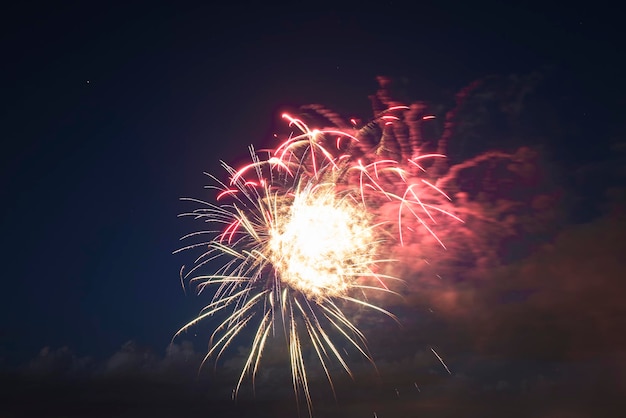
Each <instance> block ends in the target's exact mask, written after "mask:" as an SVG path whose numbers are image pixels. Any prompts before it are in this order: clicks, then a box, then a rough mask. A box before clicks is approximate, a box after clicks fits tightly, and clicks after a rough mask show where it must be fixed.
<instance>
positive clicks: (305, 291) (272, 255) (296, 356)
mask: <svg viewBox="0 0 626 418" xmlns="http://www.w3.org/2000/svg"><path fill="white" fill-rule="evenodd" d="M380 98H381V96H380V95H379V97H378V99H380ZM308 109H309V110H311V109H312V110H314V111H315V112H316V113H317V114H319V115H322V116H324V117H325V118H326V119H327V120H329V121H330V122H332V123H333V124H334V125H335V126H336V128H333V129H310V128H309V126H307V124H305V123H304V122H303V121H302V120H300V119H297V118H294V117H292V116H290V115H287V114H285V115H283V118H284V119H286V120H287V121H288V124H289V126H290V127H291V128H292V129H293V130H294V131H295V132H292V134H290V135H289V136H288V138H287V139H285V140H284V141H283V142H281V143H279V144H278V146H277V147H276V148H275V149H272V150H266V151H262V152H257V151H255V149H254V148H253V147H250V155H251V162H250V163H249V164H248V165H246V166H244V167H242V168H239V169H235V168H233V167H231V166H229V165H228V164H226V163H222V165H223V167H224V169H225V171H226V173H227V175H228V180H227V181H226V182H222V181H220V180H219V179H218V177H216V176H213V175H210V174H209V177H210V178H211V180H212V185H211V186H209V188H212V189H214V190H215V191H216V198H215V201H213V202H209V201H203V200H199V199H184V200H188V201H190V202H193V203H195V204H198V205H200V207H199V208H198V209H195V210H193V211H192V212H189V213H184V214H182V215H181V216H191V217H193V218H196V219H198V220H200V221H203V222H205V223H207V224H209V225H212V227H209V228H208V229H207V230H200V231H197V232H194V233H191V234H189V235H186V236H184V237H183V238H182V239H184V240H195V241H193V243H191V244H189V245H186V246H184V247H183V248H181V249H179V250H177V251H176V252H180V251H186V250H194V249H196V250H199V252H200V253H199V256H198V257H197V258H196V260H195V261H194V265H193V267H192V268H191V269H189V270H188V271H185V269H184V267H183V269H181V281H182V282H183V285H184V283H185V282H186V281H189V282H191V283H193V284H195V285H197V288H198V292H199V293H200V292H203V291H204V290H205V289H207V288H209V287H211V289H212V292H213V293H212V297H211V300H210V302H209V303H208V304H207V305H206V306H205V308H204V309H203V310H202V311H201V312H200V314H199V315H198V316H197V317H196V318H195V319H194V320H192V321H190V322H189V323H188V324H186V325H185V326H184V327H182V328H181V329H180V330H179V331H178V333H177V334H176V335H179V334H180V333H182V332H184V331H186V330H188V329H189V328H190V327H192V326H194V325H196V324H197V323H198V322H200V321H201V320H204V319H207V318H209V317H212V316H215V315H217V314H221V315H222V316H221V317H220V318H222V320H221V322H220V323H219V324H218V325H217V327H215V329H214V332H213V333H212V335H211V337H210V348H209V351H208V353H207V354H206V356H205V359H204V362H206V361H207V360H208V359H210V358H211V357H215V358H219V357H220V356H221V355H222V354H223V353H224V351H225V350H226V348H227V347H229V345H231V343H232V342H233V341H234V340H235V339H236V338H237V337H238V336H243V335H242V333H243V331H244V329H247V328H251V329H253V332H252V335H251V336H250V338H251V344H250V350H249V353H248V355H247V358H246V360H245V362H244V365H243V368H242V370H241V374H240V377H239V380H238V382H237V384H236V388H235V394H236V393H237V392H238V391H239V389H240V387H241V385H242V383H243V381H244V379H245V377H246V376H251V378H252V381H253V382H254V378H255V375H256V374H257V371H258V370H259V367H260V363H261V359H262V354H263V350H264V348H265V347H266V344H267V343H268V339H270V338H271V337H274V336H275V334H276V329H277V328H278V329H280V328H282V330H283V331H284V332H280V333H279V334H280V335H284V337H285V340H286V344H287V347H288V352H289V362H290V365H291V374H292V382H293V386H294V392H295V394H296V397H298V396H300V394H303V395H304V397H305V400H306V403H307V406H308V408H309V412H311V405H312V401H311V395H310V390H309V383H308V379H307V367H306V362H305V355H304V351H303V350H304V347H309V348H310V349H312V351H313V352H314V353H315V357H316V358H317V360H319V364H320V365H321V366H322V368H323V370H324V372H325V375H326V378H327V379H328V381H329V383H330V385H331V387H332V386H333V381H332V378H331V373H330V366H329V362H331V361H332V362H338V363H339V364H340V365H341V367H342V368H343V369H344V370H345V371H346V372H347V373H348V374H349V375H352V374H351V370H350V367H349V364H348V361H347V360H346V358H345V357H344V355H343V354H342V353H341V351H342V350H341V347H342V345H340V344H339V341H342V343H341V344H346V343H347V344H348V345H349V346H352V347H353V348H355V349H356V350H357V351H358V352H359V353H360V354H361V355H362V356H363V357H365V358H366V359H367V360H369V361H370V362H372V364H374V361H373V359H372V357H371V355H370V353H369V352H368V349H367V344H366V338H365V335H364V334H363V333H362V332H361V331H360V330H359V329H358V328H357V326H356V325H355V324H354V323H353V322H352V321H351V319H350V316H349V314H348V313H347V310H346V306H349V305H350V304H352V305H354V306H357V307H360V308H369V309H372V310H374V311H378V312H380V313H382V314H385V315H387V316H389V317H391V318H394V319H395V316H394V315H393V314H392V313H391V312H389V311H388V310H386V309H385V308H384V307H383V306H379V305H378V304H376V303H374V302H372V301H371V300H372V299H374V298H372V297H371V296H372V295H375V294H376V293H383V294H395V293H396V292H395V291H394V283H395V282H399V281H400V278H397V277H395V275H394V274H393V271H394V266H395V263H396V262H397V261H395V260H394V257H393V253H392V251H390V248H394V247H397V246H403V245H405V244H408V243H416V242H418V243H421V244H422V245H426V243H427V242H428V241H429V240H430V241H431V242H432V243H433V244H435V245H437V246H439V247H441V248H445V246H446V243H445V240H442V239H441V238H440V237H439V236H438V234H437V228H438V227H440V226H441V225H446V224H449V223H450V222H454V223H456V224H460V223H462V222H463V221H462V220H461V219H460V218H459V217H458V216H457V214H456V213H458V212H457V211H456V210H455V207H454V206H453V204H452V202H451V199H450V197H449V196H448V195H447V194H446V193H445V192H444V191H443V190H442V189H441V188H440V187H439V186H438V185H437V179H438V178H440V177H441V176H440V174H442V173H443V172H444V171H446V167H445V165H444V164H442V161H445V147H446V143H447V141H448V139H449V136H450V126H449V125H450V120H451V119H452V118H453V117H454V113H449V114H448V115H447V117H446V124H445V125H444V126H445V130H444V132H443V135H442V136H441V138H439V140H438V141H437V142H436V143H435V144H434V145H435V146H434V147H433V143H429V142H428V141H427V140H425V139H424V138H423V137H422V124H423V123H425V122H427V121H429V120H432V119H434V118H435V116H434V115H431V114H428V113H426V107H425V106H423V105H420V104H413V105H412V106H405V105H403V104H401V103H397V102H393V101H391V100H390V99H387V98H385V97H384V96H382V100H378V102H376V103H374V109H375V111H376V112H377V113H376V115H375V119H374V120H373V121H371V122H370V123H368V124H366V125H364V126H358V122H357V121H354V120H353V121H351V122H352V123H351V124H347V123H344V122H343V121H342V120H341V119H340V118H339V117H338V116H337V115H335V114H334V113H332V112H330V111H328V110H325V109H324V108H322V107H320V106H309V107H308ZM444 180H445V178H444ZM204 237H207V239H203V238H204ZM220 262H221V267H218V268H216V269H213V266H215V265H216V263H218V264H219V263H220ZM205 269H209V270H210V271H211V273H210V274H203V271H204V270H205ZM247 335H249V334H247ZM204 362H203V364H204ZM333 391H334V388H333Z"/></svg>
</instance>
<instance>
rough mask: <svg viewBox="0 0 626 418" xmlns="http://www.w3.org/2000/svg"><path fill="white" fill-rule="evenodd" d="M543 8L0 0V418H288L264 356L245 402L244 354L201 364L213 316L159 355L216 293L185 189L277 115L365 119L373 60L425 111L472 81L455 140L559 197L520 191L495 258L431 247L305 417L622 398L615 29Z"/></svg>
mask: <svg viewBox="0 0 626 418" xmlns="http://www.w3.org/2000/svg"><path fill="white" fill-rule="evenodd" d="M546 7H547V6H546V5H545V4H544V5H541V6H536V7H531V6H527V7H526V6H521V5H517V4H511V3H510V2H502V3H501V4H488V3H476V2H465V3H461V4H454V3H452V2H431V3H427V4H424V5H420V4H419V3H407V4H405V3H402V2H395V1H390V2H376V3H372V4H370V5H367V6H366V5H358V4H355V5H351V6H345V7H343V6H339V5H336V4H335V5H332V4H324V3H315V2H305V3H293V4H290V5H289V4H285V5H283V6H281V7H278V6H267V5H265V6H263V7H261V6H247V5H245V4H239V3H233V2H219V3H215V4H214V5H210V3H209V2H205V3H202V4H200V3H198V4H193V3H191V2H176V4H175V2H169V3H167V2H164V3H162V2H158V1H153V2H125V3H121V2H120V3H117V2H50V3H41V4H39V3H37V2H23V3H19V4H14V5H12V6H6V5H5V6H2V10H0V16H2V17H1V18H0V19H1V21H2V23H1V29H0V31H1V37H0V45H1V46H2V56H3V62H4V64H3V65H2V66H1V67H0V68H1V69H0V72H1V77H0V78H1V80H2V87H1V90H0V91H1V93H2V98H3V100H2V102H3V104H2V111H1V113H0V117H1V121H2V132H3V133H2V144H3V147H2V152H0V170H1V173H2V177H1V181H2V196H3V198H2V202H3V203H2V206H1V210H2V212H1V214H2V216H1V218H0V221H1V222H2V234H1V238H0V242H1V245H2V251H1V253H0V254H2V260H3V262H2V264H3V266H4V274H3V278H4V279H3V291H2V292H1V293H0V309H1V318H2V319H1V320H0V376H1V378H2V380H3V381H4V384H3V386H5V385H10V386H11V388H12V389H10V390H8V391H5V392H3V393H2V394H1V395H0V415H1V416H2V417H52V416H54V417H57V416H66V417H70V416H71V417H74V416H76V417H79V416H81V417H91V416H103V417H104V416H107V417H143V416H151V417H161V416H162V417H173V416H220V417H221V416H268V417H269V416H272V417H274V416H276V417H279V416H280V417H282V416H285V417H291V416H297V411H296V407H295V401H294V399H293V393H292V389H291V383H290V380H289V379H290V377H289V374H288V366H287V363H286V362H285V363H282V360H283V359H282V358H281V355H280V353H279V352H278V351H279V350H278V349H276V351H271V350H270V351H269V352H268V355H267V365H266V372H265V373H264V374H263V375H262V377H261V379H260V380H261V384H260V389H259V390H258V391H257V395H256V397H255V396H253V394H252V392H251V390H250V386H249V385H248V386H246V388H247V389H245V390H243V391H242V395H241V397H240V400H239V401H238V402H237V403H234V402H232V401H231V400H230V391H231V389H232V387H233V385H234V384H235V383H236V377H237V375H236V374H234V372H233V370H234V368H236V365H237V364H238V363H237V360H236V359H240V358H241V355H242V352H241V349H239V348H238V347H233V349H232V350H230V351H231V352H229V353H227V355H225V357H224V359H223V360H222V361H221V362H220V363H218V368H217V369H216V371H214V369H213V368H212V367H207V369H206V370H205V371H204V372H203V373H202V374H201V377H200V378H197V377H196V371H197V369H198V366H199V363H200V361H201V359H202V355H203V352H204V350H205V349H206V344H207V334H206V332H207V331H209V330H210V329H211V327H210V324H207V325H206V326H204V327H200V328H199V329H198V330H197V334H198V335H197V336H196V335H192V334H193V333H190V334H188V335H186V336H183V338H181V339H180V340H177V341H176V345H174V346H172V347H170V348H169V349H168V345H169V344H170V340H171V338H172V336H173V334H174V333H175V332H176V331H177V330H178V329H179V328H180V326H182V325H184V324H185V323H186V322H187V321H189V320H190V319H192V318H193V317H194V315H195V314H196V313H197V312H198V310H199V309H200V308H201V307H202V306H203V303H206V299H204V297H200V298H199V297H196V296H194V295H193V292H190V291H188V292H187V294H185V292H184V291H183V289H182V288H181V285H180V281H179V270H180V267H181V265H182V264H190V263H192V262H193V260H192V259H191V258H190V256H188V255H187V256H186V255H185V254H182V255H180V254H177V255H173V254H172V252H173V251H174V250H176V249H177V248H178V247H179V245H180V244H179V240H178V239H179V237H180V236H182V235H184V234H186V233H188V232H191V230H190V228H192V224H190V223H189V222H185V221H184V220H181V219H179V218H177V214H179V213H181V212H183V211H185V210H188V209H189V207H188V206H186V205H185V204H184V203H182V202H181V201H180V200H179V198H180V197H199V198H205V197H206V196H208V192H206V191H205V190H203V186H204V185H205V184H207V178H206V176H205V175H204V174H203V172H210V173H214V174H216V175H218V177H222V178H225V176H223V175H222V171H221V168H220V165H219V162H220V160H224V161H225V162H228V163H233V164H236V163H238V162H241V161H245V158H246V157H247V147H248V145H249V144H255V146H257V147H263V146H267V145H271V144H272V142H271V141H272V134H273V132H274V131H275V130H276V129H278V128H279V127H280V126H281V122H280V114H281V112H282V111H284V110H290V111H296V112H297V110H298V108H299V106H302V105H306V104H310V103H320V104H323V105H325V106H327V107H329V108H331V109H333V110H335V111H337V112H338V113H340V114H341V115H343V116H345V117H352V116H357V117H359V118H362V119H364V120H367V119H368V118H370V117H371V115H372V110H371V105H370V102H369V100H368V96H369V95H372V94H374V93H375V92H376V90H377V88H378V84H377V81H376V77H377V76H388V77H391V78H392V79H393V80H395V81H396V85H397V86H398V91H400V94H402V95H404V97H407V98H408V99H409V100H412V101H417V100H423V101H428V102H429V103H432V104H433V106H434V107H433V109H435V110H436V111H437V112H439V115H441V116H443V115H444V113H445V111H447V110H449V109H450V108H451V107H452V106H453V104H454V95H455V93H456V92H458V91H459V90H460V89H462V88H463V87H465V86H467V85H469V84H470V83H471V82H473V81H475V80H479V79H484V80H488V81H486V82H485V84H484V86H483V87H482V89H479V90H478V91H477V92H476V94H475V96H472V97H473V99H470V100H469V101H468V103H469V106H467V107H466V108H465V109H464V110H463V111H462V112H461V116H460V118H461V120H462V121H463V123H461V124H460V126H459V134H458V137H457V138H456V142H455V139H454V137H453V139H452V141H451V144H452V145H451V149H450V151H451V155H450V158H451V159H452V160H453V161H456V162H460V161H463V160H465V159H467V158H471V157H474V156H476V155H478V154H480V153H482V152H486V151H489V150H491V149H498V150H502V151H506V152H512V153H514V152H516V151H517V150H519V148H520V147H528V149H531V150H532V152H535V153H536V156H537V157H536V159H535V160H533V161H535V162H536V164H537V165H538V166H539V167H540V170H539V171H540V172H541V173H542V174H541V175H539V176H538V177H537V178H536V179H535V180H536V181H535V182H534V183H533V184H532V185H531V186H528V187H529V189H523V187H522V186H520V190H525V191H523V192H520V196H521V195H523V196H526V195H533V194H534V195H536V196H538V195H539V194H541V195H542V196H549V197H550V199H548V200H549V202H548V203H546V204H545V205H544V206H542V207H541V208H539V209H538V206H536V205H535V203H537V202H539V201H540V200H541V199H532V198H529V199H526V200H524V202H525V203H524V204H525V205H526V206H525V208H526V209H527V210H522V211H521V212H523V213H524V214H525V215H524V216H523V217H522V218H523V220H522V221H520V222H524V225H526V226H528V225H532V226H533V227H532V228H530V227H528V228H530V229H528V228H527V229H525V230H524V231H526V232H525V233H520V234H518V236H516V237H510V238H508V240H503V242H498V243H495V241H490V240H489V239H485V240H484V241H481V242H482V243H483V244H481V245H494V246H497V247H498V248H497V249H496V251H495V252H498V251H499V252H498V254H499V257H500V258H499V261H500V262H499V264H498V266H490V267H484V268H482V269H478V268H475V269H463V268H461V267H458V266H457V267H452V266H450V265H442V266H440V272H446V274H442V276H444V279H443V280H444V282H443V283H439V284H436V285H430V284H429V285H428V286H425V287H424V288H423V289H419V285H415V286H417V287H418V288H417V289H416V288H411V289H409V290H410V292H409V293H410V296H409V297H408V299H407V300H408V302H405V303H404V304H399V305H398V306H395V308H396V312H397V313H398V316H399V317H400V319H401V320H403V328H399V327H398V326H397V325H395V324H394V323H392V322H386V321H384V320H381V319H380V318H379V319H371V320H370V321H369V322H367V324H366V326H364V329H365V331H366V333H367V336H368V339H369V340H370V348H371V350H372V353H373V355H374V357H375V359H377V365H378V369H379V376H376V373H375V372H374V371H373V370H372V368H371V366H368V365H367V364H364V363H363V362H362V361H360V360H355V363H354V367H353V369H354V370H355V375H356V377H355V380H354V381H352V380H350V379H348V378H345V377H344V376H342V375H341V373H338V374H337V376H338V377H337V389H338V390H337V401H335V400H333V399H332V395H330V393H329V390H328V388H327V387H326V386H327V384H326V383H325V382H324V381H323V380H320V381H317V380H314V381H313V398H314V403H315V400H316V399H320V400H321V401H320V403H319V406H317V407H316V408H317V409H316V416H320V417H325V416H328V417H334V416H342V417H348V416H349V417H352V416H354V417H357V416H358V417H372V416H375V414H376V416H377V417H379V418H391V417H414V416H415V417H417V416H420V417H440V416H446V417H448V416H449V417H452V416H464V417H467V416H496V414H497V415H498V416H520V417H521V416H524V417H526V416H527V417H546V418H547V417H566V416H567V417H588V416H589V417H591V416H622V414H620V413H619V411H620V409H619V408H620V405H619V404H620V402H621V398H622V397H623V396H624V394H625V393H626V338H625V337H624V336H623V332H624V330H625V329H626V310H625V308H624V303H623V295H624V294H625V291H626V284H624V277H622V276H624V273H623V272H625V271H626V261H625V259H624V257H623V254H624V252H625V251H624V250H625V247H626V245H625V244H624V242H626V219H625V217H624V212H625V210H624V209H625V208H626V198H625V196H626V187H624V179H625V175H626V173H624V166H626V138H625V137H624V135H625V134H626V125H624V122H623V111H624V108H625V105H626V101H625V99H624V97H626V89H625V87H626V82H625V81H624V78H623V74H624V73H625V71H626V59H625V56H624V52H623V47H622V45H621V43H622V39H623V35H624V34H623V29H622V26H623V24H622V23H623V22H621V21H620V19H619V18H618V17H617V14H618V13H617V11H616V10H611V8H610V7H600V6H599V5H597V4H595V3H593V2H592V3H587V4H582V5H577V4H569V5H568V6H567V7H563V8H557V7H554V8H546ZM507 86H509V87H510V86H512V87H510V89H509V90H507V88H509V87H507ZM525 88H526V89H527V90H524V89H525ZM522 90H524V91H527V93H525V94H521V93H519V91H522ZM502 91H515V92H517V93H516V94H517V95H516V96H515V97H513V98H512V97H510V96H507V95H506V94H504V95H502V94H500V93H501V92H502ZM517 99H519V100H517ZM515 100H517V101H515ZM513 105H515V106H517V107H516V109H517V111H516V112H513V113H514V117H509V118H508V119H507V118H505V117H503V115H505V114H506V115H508V116H511V114H513V113H511V112H510V111H509V112H508V113H507V111H505V110H503V109H509V110H510V109H511V106H513ZM468 181H469V180H468ZM516 190H517V189H516ZM524 193H526V194H524ZM531 197H532V196H531ZM529 202H534V203H529ZM494 205H495V203H494ZM537 205H539V206H541V205H540V204H539V203H537ZM531 206H532V207H531ZM544 209H545V210H544ZM546 213H548V214H549V215H546ZM544 215H545V216H544ZM546 216H547V217H546ZM520 219H521V218H520ZM529 231H530V232H529ZM502 253H506V254H505V255H502ZM442 264H445V263H442ZM407 270H408V271H409V273H407V274H411V273H413V274H417V273H415V272H416V271H417V267H414V266H413V267H412V266H409V267H408V269H407ZM470 270H471V271H470ZM433 274H435V273H433ZM428 283H430V282H428ZM426 287H427V288H426ZM373 318H374V317H373ZM280 342H281V340H280V338H277V339H276V343H280ZM242 344H243V343H242ZM431 347H436V349H437V352H438V353H440V354H442V357H443V358H444V360H446V364H448V366H450V369H451V371H452V374H448V373H446V371H445V370H444V369H443V367H442V365H441V364H440V363H439V361H438V360H437V358H436V357H435V356H433V353H432V352H431V350H430V348H431ZM264 361H265V360H264ZM233 364H234V366H233ZM5 387H6V386H5ZM418 387H419V390H418ZM303 411H304V414H305V415H306V410H305V409H304V410H303ZM301 412H302V411H301ZM235 414H237V415H235Z"/></svg>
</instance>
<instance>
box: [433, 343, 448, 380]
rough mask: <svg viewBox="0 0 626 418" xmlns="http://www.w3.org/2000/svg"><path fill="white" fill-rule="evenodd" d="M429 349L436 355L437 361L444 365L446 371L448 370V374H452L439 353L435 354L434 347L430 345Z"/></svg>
mask: <svg viewBox="0 0 626 418" xmlns="http://www.w3.org/2000/svg"><path fill="white" fill-rule="evenodd" d="M430 351H432V352H433V354H434V355H435V356H437V358H438V359H439V361H440V362H441V364H442V365H443V367H445V369H446V371H447V372H448V374H452V373H451V372H450V369H448V366H446V363H445V362H444V361H443V359H442V358H441V356H440V355H439V354H437V352H436V351H435V349H434V348H432V347H430Z"/></svg>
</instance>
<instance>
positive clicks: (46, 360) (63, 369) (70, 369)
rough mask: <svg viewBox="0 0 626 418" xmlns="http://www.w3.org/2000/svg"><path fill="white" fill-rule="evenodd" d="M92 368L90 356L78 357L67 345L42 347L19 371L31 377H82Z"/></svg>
mask: <svg viewBox="0 0 626 418" xmlns="http://www.w3.org/2000/svg"><path fill="white" fill-rule="evenodd" d="M93 368H94V361H93V359H92V358H90V357H78V356H77V355H76V354H74V352H72V350H70V349H69V348H68V347H61V348H58V349H52V348H50V347H44V348H42V349H41V350H40V351H39V354H38V355H37V356H36V357H35V358H33V359H32V360H30V361H29V362H28V364H27V365H26V366H25V367H23V368H22V370H21V372H22V373H23V374H24V375H26V376H28V377H31V378H46V379H49V378H82V377H86V376H89V375H90V374H91V373H92V372H93Z"/></svg>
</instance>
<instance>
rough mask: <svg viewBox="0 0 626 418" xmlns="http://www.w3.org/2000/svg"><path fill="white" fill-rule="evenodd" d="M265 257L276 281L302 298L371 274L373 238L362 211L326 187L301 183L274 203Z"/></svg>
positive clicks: (340, 289)
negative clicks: (285, 199) (290, 196)
mask: <svg viewBox="0 0 626 418" xmlns="http://www.w3.org/2000/svg"><path fill="white" fill-rule="evenodd" d="M274 215H275V219H274V222H273V228H272V229H271V232H270V239H269V250H270V251H269V253H270V260H271V262H272V264H273V265H274V268H275V269H276V272H277V273H278V276H279V277H280V280H281V281H282V282H284V283H285V284H287V285H288V286H290V287H291V288H293V289H295V290H298V291H300V292H302V293H303V294H304V295H305V296H307V297H308V298H323V297H333V296H340V295H343V294H345V293H346V291H347V290H348V289H349V288H350V287H351V285H352V284H353V283H354V281H355V280H356V279H357V278H358V277H360V276H371V275H372V271H371V270H370V269H371V267H372V265H373V264H374V263H375V256H376V247H377V242H376V239H375V237H374V232H373V230H372V225H371V223H370V219H369V216H368V213H367V211H366V210H365V209H364V208H363V206H362V204H360V203H358V202H357V201H355V200H354V199H353V198H352V197H350V196H344V197H340V196H337V195H336V194H335V192H333V190H332V188H331V187H323V186H322V187H320V186H317V187H315V188H312V187H305V188H304V189H302V190H299V191H297V192H296V193H295V196H293V200H292V201H291V202H289V203H288V204H287V205H286V206H282V207H280V208H276V210H275V212H274Z"/></svg>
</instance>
